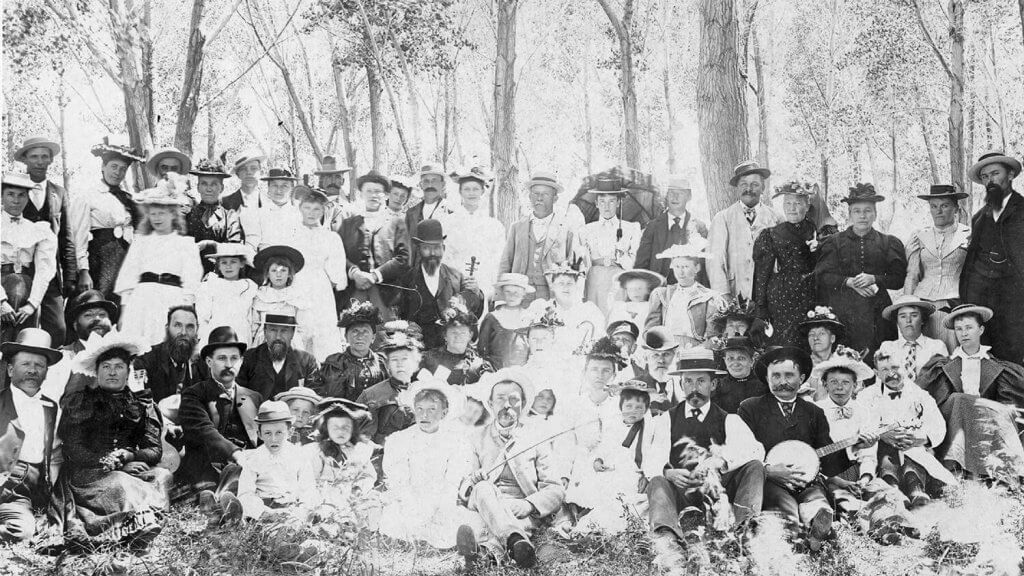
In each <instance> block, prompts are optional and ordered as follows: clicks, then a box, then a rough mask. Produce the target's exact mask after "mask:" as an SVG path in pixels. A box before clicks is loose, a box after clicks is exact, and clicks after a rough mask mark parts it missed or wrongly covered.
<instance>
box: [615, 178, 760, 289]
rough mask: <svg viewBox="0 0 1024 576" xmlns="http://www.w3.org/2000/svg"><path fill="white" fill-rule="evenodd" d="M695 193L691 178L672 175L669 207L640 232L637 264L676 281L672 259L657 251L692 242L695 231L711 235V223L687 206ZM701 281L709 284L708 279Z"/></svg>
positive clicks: (666, 202) (667, 196) (669, 180)
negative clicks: (663, 257)
mask: <svg viewBox="0 0 1024 576" xmlns="http://www.w3.org/2000/svg"><path fill="white" fill-rule="evenodd" d="M692 194H693V193H692V190H691V187H690V181H689V180H687V179H686V178H683V177H682V176H678V175H677V176H669V178H668V186H667V187H666V188H665V206H666V210H665V212H663V213H662V214H661V215H660V216H658V217H657V218H655V219H654V220H652V221H651V222H650V223H648V224H647V228H645V229H644V233H643V235H641V236H640V247H639V248H637V251H636V263H635V264H634V266H635V267H637V268H644V269H646V270H651V271H654V272H657V273H658V274H661V275H662V276H664V277H666V278H668V283H669V284H675V283H676V277H675V275H674V274H673V273H672V267H671V266H669V264H670V261H669V260H663V259H659V258H655V255H656V254H661V253H662V252H664V251H665V250H668V249H669V248H670V247H671V246H673V245H675V244H687V243H689V242H690V238H693V237H694V235H698V236H700V237H701V238H705V239H706V238H707V237H708V226H707V224H705V223H704V222H703V221H701V220H699V219H697V218H695V217H694V216H693V214H691V213H690V211H689V210H687V209H686V205H687V204H689V203H690V198H691V197H692ZM751 246H753V245H751ZM699 281H700V283H701V284H705V281H704V280H699Z"/></svg>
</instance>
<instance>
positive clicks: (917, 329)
mask: <svg viewBox="0 0 1024 576" xmlns="http://www.w3.org/2000/svg"><path fill="white" fill-rule="evenodd" d="M934 312H935V305H934V304H932V303H931V302H928V301H926V300H922V299H920V298H917V297H915V296H909V295H903V296H900V297H899V298H897V299H896V301H895V302H893V303H892V304H891V305H889V306H887V307H886V308H885V310H882V317H884V318H885V319H886V320H895V322H896V327H897V328H899V331H900V333H899V336H897V337H896V339H895V340H886V341H885V342H882V345H881V346H879V347H878V351H879V352H880V353H883V354H884V355H885V356H886V357H887V358H891V359H892V361H893V362H895V363H896V366H897V367H898V368H899V370H900V375H901V376H902V377H903V382H904V384H915V383H916V382H917V375H918V374H920V373H921V369H922V368H924V366H925V364H927V363H928V362H929V361H930V360H931V359H932V358H934V357H935V356H942V357H946V356H949V349H948V348H946V344H945V343H944V342H943V341H942V340H936V339H935V338H929V337H927V336H925V335H924V334H922V331H923V330H924V327H925V325H927V323H928V318H929V317H930V316H931V315H932V313H934Z"/></svg>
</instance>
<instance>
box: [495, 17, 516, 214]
mask: <svg viewBox="0 0 1024 576" xmlns="http://www.w3.org/2000/svg"><path fill="white" fill-rule="evenodd" d="M518 9H519V0H497V16H498V26H497V50H496V55H495V56H496V57H495V62H494V132H493V137H492V138H491V162H492V163H493V164H494V170H495V185H494V192H493V194H492V195H491V215H492V216H494V217H496V218H497V219H498V220H501V222H502V224H504V225H505V228H506V229H507V228H508V227H509V226H510V225H511V224H512V223H513V222H515V221H516V220H518V218H519V168H518V163H517V162H516V77H515V72H516V13H517V11H518Z"/></svg>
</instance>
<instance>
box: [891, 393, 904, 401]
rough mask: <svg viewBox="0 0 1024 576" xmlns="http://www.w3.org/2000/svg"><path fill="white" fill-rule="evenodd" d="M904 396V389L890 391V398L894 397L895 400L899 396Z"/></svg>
mask: <svg viewBox="0 0 1024 576" xmlns="http://www.w3.org/2000/svg"><path fill="white" fill-rule="evenodd" d="M902 397H903V391H899V392H889V398H892V399H893V400H895V399H897V398H902Z"/></svg>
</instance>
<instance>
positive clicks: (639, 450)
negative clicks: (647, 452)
mask: <svg viewBox="0 0 1024 576" xmlns="http://www.w3.org/2000/svg"><path fill="white" fill-rule="evenodd" d="M643 433H644V421H643V420H640V421H639V422H636V423H634V424H633V425H632V426H630V427H629V432H628V433H627V434H626V439H625V440H623V441H622V447H623V448H629V447H630V446H632V445H633V441H636V451H635V452H634V454H633V460H634V461H635V462H636V465H637V467H639V466H642V465H643V461H644V455H643V444H644V443H643V442H642V441H640V440H637V436H639V437H640V438H641V439H642V438H643Z"/></svg>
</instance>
